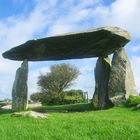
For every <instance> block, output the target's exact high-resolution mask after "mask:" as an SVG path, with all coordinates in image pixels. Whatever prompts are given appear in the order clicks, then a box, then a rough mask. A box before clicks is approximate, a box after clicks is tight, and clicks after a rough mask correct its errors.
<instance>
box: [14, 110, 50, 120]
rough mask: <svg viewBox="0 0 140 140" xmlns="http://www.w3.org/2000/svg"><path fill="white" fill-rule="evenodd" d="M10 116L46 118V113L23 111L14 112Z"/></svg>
mask: <svg viewBox="0 0 140 140" xmlns="http://www.w3.org/2000/svg"><path fill="white" fill-rule="evenodd" d="M12 116H16V117H18V116H24V117H33V118H47V117H48V114H44V113H38V112H35V111H24V112H15V113H13V114H12Z"/></svg>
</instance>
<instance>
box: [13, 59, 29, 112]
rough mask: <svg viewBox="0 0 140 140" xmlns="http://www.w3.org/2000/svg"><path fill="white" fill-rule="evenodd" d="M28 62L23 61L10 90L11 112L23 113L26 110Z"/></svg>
mask: <svg viewBox="0 0 140 140" xmlns="http://www.w3.org/2000/svg"><path fill="white" fill-rule="evenodd" d="M27 80H28V61H27V60H25V61H23V63H22V64H21V67H19V68H18V69H17V71H16V76H15V81H14V84H13V89H12V110H13V111H23V110H25V109H26V108H27V98H28V97H27V96H28V95H27V93H28V86H27Z"/></svg>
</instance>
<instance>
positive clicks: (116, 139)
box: [0, 107, 140, 140]
mask: <svg viewBox="0 0 140 140" xmlns="http://www.w3.org/2000/svg"><path fill="white" fill-rule="evenodd" d="M139 139H140V111H138V110H137V111H136V110H132V109H128V108H123V107H114V108H111V109H108V110H102V111H85V112H71V113H50V114H49V117H48V118H46V119H33V118H30V117H13V116H11V111H10V110H9V111H2V110H0V140H139Z"/></svg>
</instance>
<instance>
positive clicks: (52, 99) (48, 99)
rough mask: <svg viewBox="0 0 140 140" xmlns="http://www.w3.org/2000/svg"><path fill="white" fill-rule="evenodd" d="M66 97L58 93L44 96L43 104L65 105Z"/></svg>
mask: <svg viewBox="0 0 140 140" xmlns="http://www.w3.org/2000/svg"><path fill="white" fill-rule="evenodd" d="M63 99H64V95H63V94H58V93H55V92H53V93H51V94H44V96H43V98H42V100H41V103H42V105H59V104H63Z"/></svg>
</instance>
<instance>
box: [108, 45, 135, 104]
mask: <svg viewBox="0 0 140 140" xmlns="http://www.w3.org/2000/svg"><path fill="white" fill-rule="evenodd" d="M108 94H109V97H110V98H111V100H112V102H113V103H114V104H116V105H118V104H120V103H122V102H124V101H125V100H126V99H127V98H128V97H129V95H137V92H136V88H135V82H134V77H133V73H132V70H131V64H130V62H129V59H128V57H127V54H126V52H125V49H124V48H119V49H118V50H117V51H115V53H114V55H113V59H112V68H111V73H110V79H109V85H108Z"/></svg>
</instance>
